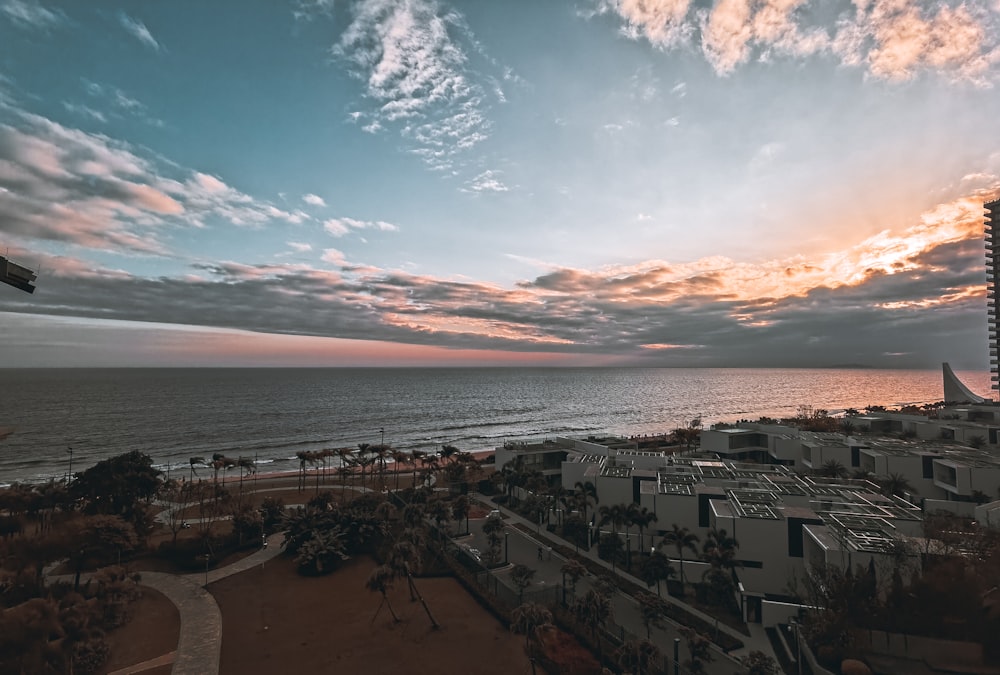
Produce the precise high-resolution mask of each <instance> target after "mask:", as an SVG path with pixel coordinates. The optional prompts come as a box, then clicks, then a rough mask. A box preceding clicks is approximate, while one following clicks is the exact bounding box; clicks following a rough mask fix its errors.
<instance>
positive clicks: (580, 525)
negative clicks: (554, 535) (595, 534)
mask: <svg viewBox="0 0 1000 675" xmlns="http://www.w3.org/2000/svg"><path fill="white" fill-rule="evenodd" d="M562 535H563V537H564V538H565V539H567V540H568V541H571V542H573V545H574V546H575V547H576V550H577V552H578V553H579V551H580V547H581V546H582V547H584V548H588V545H589V544H590V526H588V525H587V523H586V522H585V521H584V520H583V518H581V517H580V516H578V515H572V516H569V517H568V518H566V520H564V521H563V527H562Z"/></svg>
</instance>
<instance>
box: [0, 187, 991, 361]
mask: <svg viewBox="0 0 1000 675" xmlns="http://www.w3.org/2000/svg"><path fill="white" fill-rule="evenodd" d="M201 182H202V183H203V184H204V189H206V190H211V191H214V193H216V194H223V193H225V192H226V187H225V185H224V184H222V183H221V181H220V182H215V181H213V180H211V179H210V177H203V178H202V179H201ZM997 194H1000V185H998V184H995V185H993V186H991V189H990V191H983V192H975V193H970V194H968V195H966V196H964V197H962V198H959V199H955V200H951V201H948V202H945V203H942V204H939V205H938V206H937V207H935V208H933V209H929V210H928V211H927V212H926V213H924V214H923V215H922V216H921V218H920V219H919V220H918V221H917V222H915V223H914V224H913V225H912V226H911V227H910V228H908V229H906V230H904V231H901V232H898V233H892V232H888V231H887V232H882V233H879V234H877V235H875V236H873V237H870V238H869V239H867V240H865V241H862V242H858V243H856V244H855V245H853V246H849V247H847V248H845V249H844V250H842V251H839V252H837V253H832V254H829V255H826V256H822V257H817V258H805V257H802V256H799V257H794V258H789V259H785V260H769V261H759V262H755V263H751V262H739V261H734V260H732V259H729V258H726V257H723V256H716V257H710V258H704V259H701V260H696V261H690V262H684V263H672V262H668V261H662V260H649V261H645V262H642V263H639V264H635V265H620V266H610V267H607V268H602V269H597V270H581V269H573V268H568V267H553V266H552V265H543V267H545V268H546V269H545V271H544V272H543V273H542V274H540V275H539V276H537V277H535V278H532V279H526V280H524V281H523V282H521V283H519V284H517V285H515V286H514V287H510V288H506V287H502V286H498V285H495V284H489V283H483V282H476V281H469V280H454V279H445V278H440V277H435V276H429V275H419V274H412V273H408V272H403V271H399V270H392V269H379V268H374V267H371V266H361V265H357V264H353V263H351V262H350V261H349V260H348V257H347V255H346V254H345V253H344V252H343V251H340V250H338V249H334V248H329V249H324V250H323V253H322V260H323V262H324V263H325V264H326V265H329V266H333V267H334V268H336V269H333V270H331V269H329V268H316V267H312V266H310V265H306V264H273V263H261V264H248V263H241V262H232V261H230V262H221V263H214V264H207V265H206V264H200V263H199V264H196V265H193V266H192V269H193V272H194V273H192V274H186V275H183V276H181V277H177V278H155V279H149V278H141V277H137V276H133V275H129V274H125V273H121V272H115V271H113V270H112V271H107V272H102V271H100V270H99V269H98V270H94V265H93V264H92V263H90V262H87V261H78V262H73V261H67V260H65V259H64V260H61V261H60V264H59V265H58V266H53V268H52V270H51V274H49V275H46V277H45V279H44V280H43V282H40V284H39V291H38V292H37V293H36V294H35V296H33V298H32V302H31V303H30V304H15V303H18V302H20V299H19V297H18V296H15V295H13V294H8V295H6V296H2V295H0V311H18V312H36V313H45V314H57V315H69V316H84V317H100V318H111V319H122V320H130V321H156V322H169V323H178V324H189V325H210V326H216V327H223V328H238V329H244V330H251V331H258V332H267V333H282V334H286V333H287V334H299V335H319V336H328V337H340V338H357V339H371V338H372V336H378V338H379V339H382V340H388V341H395V342H402V343H408V344H432V345H438V346H444V347H452V348H476V349H509V350H516V351H537V350H544V351H550V352H572V353H579V354H594V355H598V354H602V355H605V354H615V355H620V356H621V357H623V358H628V359H632V362H633V363H636V364H657V365H664V364H668V365H669V364H673V365H679V364H684V365H689V366H697V365H760V366H778V365H786V366H817V365H832V364H837V363H859V362H860V363H865V362H868V363H871V364H872V365H879V364H885V363H886V361H885V356H884V355H885V354H886V353H894V354H910V355H911V356H908V357H893V358H894V359H897V358H898V359H899V360H898V361H893V364H894V365H900V366H902V365H907V366H912V367H920V366H927V365H930V364H932V363H934V362H936V361H941V360H946V359H947V358H948V351H949V350H965V351H968V350H974V349H975V348H976V347H975V344H976V343H975V340H977V339H979V338H983V340H982V341H983V343H984V344H985V339H984V336H985V330H984V322H983V320H982V319H983V309H984V307H985V287H984V283H983V277H984V274H983V263H982V238H981V237H982V230H981V218H982V216H981V207H982V202H983V201H984V200H985V199H987V198H990V197H993V196H995V195H997ZM337 222H340V223H341V224H342V225H343V226H344V227H345V228H346V229H347V230H348V231H350V230H351V229H352V228H353V226H354V224H356V223H359V222H362V221H351V220H350V219H338V220H337ZM289 245H291V244H289ZM293 248H294V247H293ZM45 264H46V266H48V264H47V263H45ZM956 353H957V352H956ZM963 353H964V351H963Z"/></svg>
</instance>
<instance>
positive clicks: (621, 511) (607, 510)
mask: <svg viewBox="0 0 1000 675" xmlns="http://www.w3.org/2000/svg"><path fill="white" fill-rule="evenodd" d="M600 514H601V519H600V520H599V521H598V523H597V524H598V526H599V527H600V526H602V525H607V524H608V523H611V531H612V532H613V536H614V538H615V540H617V541H619V542H620V541H621V540H620V539H619V537H618V527H619V526H620V525H624V524H625V522H626V520H627V514H628V510H627V508H626V507H625V505H624V504H612V505H611V506H607V505H605V506H602V507H601V509H600ZM615 546H616V547H617V543H616V544H615ZM618 552H619V553H620V549H618ZM617 557H618V555H616V554H615V553H614V552H612V555H611V569H615V564H616V559H617Z"/></svg>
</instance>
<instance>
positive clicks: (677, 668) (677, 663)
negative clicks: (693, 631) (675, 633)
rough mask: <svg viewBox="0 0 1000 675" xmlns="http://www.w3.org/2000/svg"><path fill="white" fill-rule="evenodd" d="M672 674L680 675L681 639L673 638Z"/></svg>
mask: <svg viewBox="0 0 1000 675" xmlns="http://www.w3.org/2000/svg"><path fill="white" fill-rule="evenodd" d="M674 675H681V639H680V638H674Z"/></svg>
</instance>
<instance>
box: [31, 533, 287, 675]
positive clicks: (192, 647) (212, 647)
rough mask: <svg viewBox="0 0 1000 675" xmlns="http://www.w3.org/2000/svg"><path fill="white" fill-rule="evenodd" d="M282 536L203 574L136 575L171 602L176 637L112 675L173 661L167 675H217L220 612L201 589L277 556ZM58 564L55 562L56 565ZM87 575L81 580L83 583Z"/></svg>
mask: <svg viewBox="0 0 1000 675" xmlns="http://www.w3.org/2000/svg"><path fill="white" fill-rule="evenodd" d="M284 540H285V533H284V532H278V533H275V534H272V535H271V536H270V537H268V538H267V546H265V547H262V548H260V549H258V550H256V551H254V552H253V553H251V554H250V555H248V556H247V557H245V558H242V559H240V560H237V561H236V562H234V563H232V564H229V565H226V566H225V567H220V568H218V569H214V570H209V571H208V572H207V573H206V572H196V573H194V574H168V573H166V572H140V574H141V575H142V581H141V582H140V583H141V584H142V585H143V586H149V587H150V588H153V589H155V590H157V591H159V592H160V593H163V595H165V596H167V598H168V599H169V600H170V602H172V603H174V606H175V607H177V611H178V612H179V613H180V624H181V625H180V635H179V637H178V640H177V649H176V651H173V652H170V653H168V654H164V655H162V656H159V657H157V658H155V659H150V660H149V661H144V662H142V663H138V664H133V665H131V666H128V667H125V668H121V669H119V670H117V671H115V674H114V675H119V674H121V675H125V674H126V673H140V672H142V671H143V670H149V669H150V668H155V667H158V666H161V665H166V664H167V663H170V662H171V661H172V662H173V664H174V665H173V668H172V669H171V670H170V672H171V675H217V673H218V672H219V659H220V657H221V654H222V612H220V611H219V605H218V604H217V603H216V602H215V598H214V597H212V594H211V593H209V592H208V591H207V590H205V586H206V585H208V584H212V583H215V582H216V581H219V580H220V579H225V578H226V577H228V576H232V575H233V574H239V573H240V572H243V571H246V570H248V569H251V568H253V567H257V566H258V565H260V566H262V567H263V565H264V563H266V562H267V561H268V560H271V559H273V558H275V557H277V556H278V555H280V554H281V544H282V543H283V542H284ZM56 564H58V563H56ZM89 578H90V574H86V575H84V576H83V577H81V579H80V581H81V583H86V581H87V580H88V579H89ZM48 580H49V581H55V580H62V581H70V582H72V580H73V575H69V574H67V575H60V576H54V577H49V578H48Z"/></svg>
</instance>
